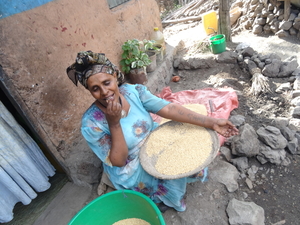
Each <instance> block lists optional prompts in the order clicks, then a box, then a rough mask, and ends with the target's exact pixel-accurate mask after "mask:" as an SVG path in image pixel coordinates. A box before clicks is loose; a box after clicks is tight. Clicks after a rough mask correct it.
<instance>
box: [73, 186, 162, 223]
mask: <svg viewBox="0 0 300 225" xmlns="http://www.w3.org/2000/svg"><path fill="white" fill-rule="evenodd" d="M128 218H139V219H142V220H145V221H147V222H148V223H150V224H151V225H165V224H166V223H165V221H164V218H163V216H162V214H161V212H160V211H159V209H158V207H157V206H156V205H155V203H154V202H153V201H152V200H151V199H150V198H149V197H147V196H146V195H144V194H142V193H139V192H136V191H132V190H117V191H113V192H110V193H107V194H104V195H102V196H100V197H98V198H96V199H95V200H93V201H92V202H90V203H89V204H88V205H86V206H85V207H84V208H82V209H81V210H80V211H79V212H78V213H77V214H76V215H75V216H74V217H73V219H72V220H71V221H70V223H69V225H96V224H97V225H100V224H101V225H112V224H113V223H115V222H117V221H120V220H123V219H128Z"/></svg>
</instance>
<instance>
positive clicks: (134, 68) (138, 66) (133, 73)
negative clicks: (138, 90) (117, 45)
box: [120, 39, 151, 84]
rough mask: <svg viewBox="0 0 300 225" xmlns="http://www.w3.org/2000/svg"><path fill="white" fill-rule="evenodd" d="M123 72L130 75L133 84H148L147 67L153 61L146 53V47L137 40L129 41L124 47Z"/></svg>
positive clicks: (121, 62)
mask: <svg viewBox="0 0 300 225" xmlns="http://www.w3.org/2000/svg"><path fill="white" fill-rule="evenodd" d="M122 50H123V53H122V59H121V61H120V64H121V67H122V70H123V72H124V73H125V74H128V75H129V78H130V80H131V82H132V83H139V84H145V83H146V82H147V72H146V67H147V66H148V65H150V63H151V60H150V59H149V56H148V55H147V54H146V52H145V51H144V45H143V43H142V42H140V41H139V40H137V39H132V40H127V41H126V42H125V43H124V44H123V45H122Z"/></svg>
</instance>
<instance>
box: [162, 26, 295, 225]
mask: <svg viewBox="0 0 300 225" xmlns="http://www.w3.org/2000/svg"><path fill="white" fill-rule="evenodd" d="M164 35H165V37H166V40H167V41H168V40H169V41H170V42H171V39H173V38H179V39H180V40H182V48H181V50H180V51H178V54H177V56H176V57H177V58H179V59H180V60H182V61H185V62H186V61H188V60H187V59H188V58H192V57H194V58H197V59H199V60H200V61H201V58H202V59H204V58H205V59H207V58H211V57H218V56H217V55H213V54H212V53H211V52H210V51H208V50H207V49H206V48H205V47H203V46H205V42H206V41H207V37H206V35H204V33H203V30H202V28H201V24H190V25H186V24H185V25H180V24H178V25H174V26H172V27H166V28H165V29H164ZM203 43H204V44H203ZM241 43H248V44H249V45H250V47H251V48H252V49H253V50H255V51H257V52H258V53H261V54H262V55H267V54H269V53H275V54H277V55H278V56H279V57H280V58H281V60H282V61H284V60H285V59H287V58H288V57H290V56H293V55H295V56H296V57H297V59H298V62H299V60H300V57H299V50H300V47H299V41H298V40H297V39H296V38H295V37H293V36H291V37H289V38H285V39H282V38H278V37H277V36H274V35H273V36H272V35H271V36H257V35H254V34H252V33H251V32H248V31H243V32H241V33H239V34H237V35H235V36H233V37H232V42H231V43H227V51H226V52H233V51H235V49H236V47H237V46H238V45H239V44H241ZM199 48H201V50H202V51H199ZM176 57H175V58H176ZM177 65H178V64H177ZM211 65H213V66H211V67H208V68H200V69H199V68H193V69H177V70H176V71H175V73H174V75H178V76H180V78H181V79H180V81H179V82H176V83H175V82H170V84H169V85H170V87H171V89H172V91H173V92H177V91H181V90H187V89H201V88H205V87H215V88H218V87H223V86H229V87H232V88H233V89H234V90H236V92H237V94H238V99H239V107H238V108H237V109H235V110H234V111H233V112H232V115H231V119H232V120H234V122H235V123H236V125H237V126H238V127H239V129H240V131H241V135H239V137H238V138H236V140H228V141H227V142H226V143H225V145H224V146H223V148H221V152H222V154H220V155H219V156H217V158H216V159H215V160H214V162H213V163H212V164H211V165H210V166H209V169H210V170H209V171H210V173H209V174H210V175H209V180H208V181H207V182H205V183H200V182H199V183H193V184H190V185H188V188H187V195H186V203H187V210H186V211H185V212H175V211H174V210H168V211H167V212H165V213H164V218H165V220H166V223H167V224H168V225H179V224H180V225H194V224H195V225H196V224H197V225H199V224H205V225H208V224H214V225H222V224H224V225H225V224H266V225H281V224H288V225H297V224H299V220H300V205H299V200H300V199H299V198H300V197H299V191H300V177H299V172H300V166H299V163H300V162H299V160H300V157H299V150H298V145H299V141H298V138H299V136H298V133H299V124H298V122H299V121H298V119H297V118H295V117H297V116H295V115H294V116H293V112H294V111H293V110H294V109H295V105H293V104H292V103H291V102H292V99H293V98H294V97H295V96H294V94H293V93H294V92H297V90H295V88H294V89H293V87H294V86H293V85H294V83H295V82H297V80H296V76H292V75H288V76H285V77H280V78H278V77H276V78H275V77H273V78H268V85H269V87H270V90H269V91H266V92H265V93H261V94H259V95H256V96H255V95H254V94H253V93H251V92H250V89H251V85H252V81H251V78H252V76H253V74H251V73H250V72H249V70H247V67H246V68H245V67H244V68H243V67H241V66H240V65H239V64H238V63H215V64H211ZM282 84H284V85H287V86H288V88H283V87H282ZM288 84H290V85H288ZM280 87H281V88H280ZM278 88H279V89H278ZM296 104H297V103H296ZM291 121H293V122H291ZM291 123H293V125H291ZM245 124H247V125H245ZM245 127H246V128H245ZM249 127H250V128H249ZM248 128H249V129H248ZM258 130H259V131H258ZM287 131H288V132H287ZM268 132H269V133H268ZM282 133H284V134H282ZM287 133H288V134H287ZM257 134H258V136H256V135H257ZM282 137H283V139H282ZM268 138H269V140H267V139H268ZM295 138H296V139H295ZM281 139H282V140H283V143H282V142H280V141H279V140H281ZM292 139H294V140H296V142H294V144H291V142H292V141H291V140H292ZM269 141H270V142H269ZM247 142H250V143H247ZM271 142H272V143H273V144H274V145H277V146H274V145H273V144H272V143H271ZM279 142H280V143H279ZM232 143H235V146H242V147H240V148H243V146H244V147H245V146H247V145H250V147H249V148H248V150H249V149H251V143H253V145H254V146H255V145H257V146H258V147H257V148H253V147H252V149H251V150H250V152H247V153H245V152H239V151H240V150H238V147H236V149H235V150H234V147H233V145H232ZM279 145H280V146H279ZM262 146H263V147H262ZM270 146H271V147H270ZM291 146H294V147H291ZM266 149H268V150H270V151H269V153H270V152H273V153H275V152H276V154H279V152H281V153H282V154H283V155H281V156H278V155H277V156H274V157H273V156H270V157H269V158H268V157H267V156H266V157H264V156H265V155H267V153H266V152H267V150H266ZM244 150H245V149H244ZM248 150H247V149H246V150H245V151H248ZM271 150H272V151H271ZM237 151H238V152H237ZM242 151H243V150H242ZM255 151H258V152H255ZM262 153H264V154H265V155H263V154H262ZM281 153H280V154H281ZM272 157H273V158H272ZM243 160H246V161H243ZM237 161H239V162H237ZM242 161H243V162H242ZM239 210H240V211H239ZM247 213H248V214H247ZM239 214H240V215H239Z"/></svg>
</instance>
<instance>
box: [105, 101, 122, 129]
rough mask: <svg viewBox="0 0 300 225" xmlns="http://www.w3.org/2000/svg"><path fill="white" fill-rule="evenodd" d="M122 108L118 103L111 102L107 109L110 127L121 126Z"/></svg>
mask: <svg viewBox="0 0 300 225" xmlns="http://www.w3.org/2000/svg"><path fill="white" fill-rule="evenodd" d="M121 112H122V106H121V104H120V103H118V102H114V101H111V100H109V101H108V103H107V107H106V113H105V116H106V120H107V123H108V124H109V125H116V124H119V121H120V119H121Z"/></svg>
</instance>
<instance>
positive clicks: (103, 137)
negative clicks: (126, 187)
mask: <svg viewBox="0 0 300 225" xmlns="http://www.w3.org/2000/svg"><path fill="white" fill-rule="evenodd" d="M81 133H82V135H83V137H84V138H85V140H86V141H87V144H88V145H89V147H90V148H91V149H92V151H93V152H94V153H95V154H96V155H97V156H98V157H99V159H100V160H101V161H102V162H103V163H105V164H106V165H108V166H112V164H111V162H110V159H109V152H110V147H111V138H110V135H109V134H107V133H106V132H105V131H103V130H102V129H101V128H99V125H97V124H96V121H95V120H93V118H91V115H88V114H84V116H83V118H82V124H81Z"/></svg>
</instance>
